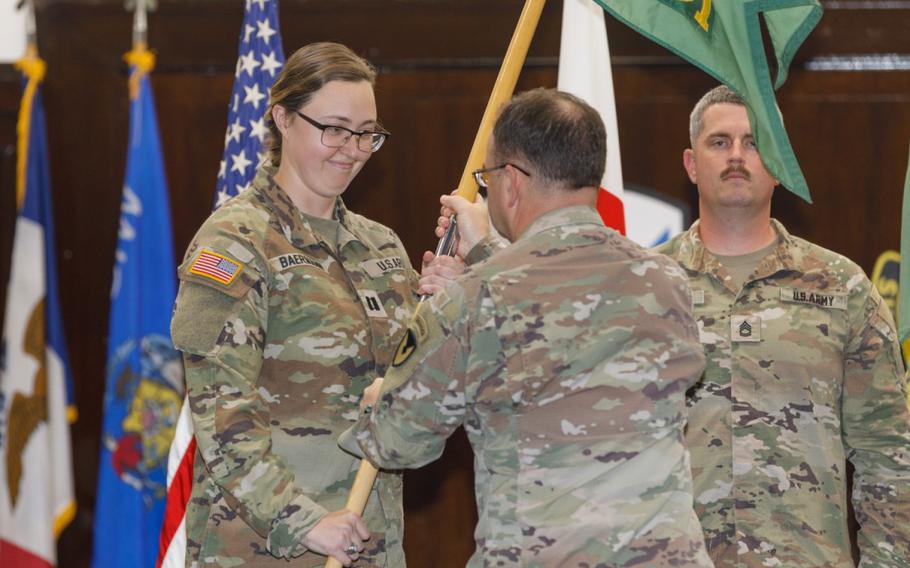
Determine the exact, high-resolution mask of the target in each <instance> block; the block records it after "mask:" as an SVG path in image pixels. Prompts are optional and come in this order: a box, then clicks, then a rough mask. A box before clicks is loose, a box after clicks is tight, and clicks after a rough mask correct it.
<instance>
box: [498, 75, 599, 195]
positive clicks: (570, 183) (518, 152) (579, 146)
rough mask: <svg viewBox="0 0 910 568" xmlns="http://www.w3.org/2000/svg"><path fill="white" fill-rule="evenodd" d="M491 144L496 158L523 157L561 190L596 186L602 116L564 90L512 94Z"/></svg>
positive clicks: (540, 90)
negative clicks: (513, 95)
mask: <svg viewBox="0 0 910 568" xmlns="http://www.w3.org/2000/svg"><path fill="white" fill-rule="evenodd" d="M493 145H494V149H495V151H496V158H497V159H500V160H499V161H507V160H511V159H516V158H519V159H525V160H527V161H528V162H529V163H528V165H529V166H530V167H531V168H532V169H533V170H535V171H536V173H537V174H539V175H540V176H541V177H543V178H544V179H546V180H548V181H550V182H553V183H555V184H558V185H560V186H562V189H581V188H583V187H591V186H594V187H598V186H599V185H600V180H601V178H602V177H603V175H604V167H605V162H606V159H607V133H606V130H605V129H604V123H603V120H601V118H600V114H598V112H597V111H596V110H594V109H593V108H591V106H590V105H589V104H587V103H586V102H584V101H583V100H581V99H579V98H578V97H575V96H573V95H571V94H569V93H566V92H564V91H557V90H556V89H543V88H538V89H533V90H530V91H526V92H524V93H521V94H520V95H516V96H515V97H514V98H513V99H512V100H511V101H509V102H508V104H506V105H505V106H504V107H503V108H502V111H500V113H499V118H497V119H496V125H495V126H494V127H493ZM487 165H488V166H494V165H496V164H487Z"/></svg>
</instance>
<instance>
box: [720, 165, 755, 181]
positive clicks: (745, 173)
mask: <svg viewBox="0 0 910 568" xmlns="http://www.w3.org/2000/svg"><path fill="white" fill-rule="evenodd" d="M733 174H739V175H741V176H743V177H744V178H746V181H751V180H752V174H750V173H749V170H747V169H746V168H743V167H740V166H730V167H729V168H727V169H725V170H724V171H722V172H720V179H727V178H728V177H730V176H731V175H733Z"/></svg>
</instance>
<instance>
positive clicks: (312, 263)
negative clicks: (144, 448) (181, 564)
mask: <svg viewBox="0 0 910 568" xmlns="http://www.w3.org/2000/svg"><path fill="white" fill-rule="evenodd" d="M272 173H273V172H272V171H266V170H261V171H260V172H259V173H258V175H257V177H256V179H255V181H254V183H253V186H252V187H251V188H250V189H249V190H247V191H245V192H243V193H241V194H240V195H239V196H238V197H236V198H234V199H233V200H231V201H230V202H228V203H227V204H226V205H224V206H223V207H221V208H220V209H218V210H217V211H216V212H215V213H214V214H212V216H211V217H209V219H208V221H206V223H205V224H204V225H203V226H202V228H201V229H200V230H199V232H198V233H197V235H196V237H195V239H194V241H193V243H192V244H191V245H190V247H189V250H188V251H187V254H186V257H185V260H184V262H183V264H182V265H181V267H180V269H179V276H180V280H181V285H180V292H179V294H178V297H177V305H176V308H175V312H174V319H173V322H172V333H173V339H174V344H175V345H176V346H177V348H178V349H180V350H181V351H183V353H184V363H185V365H186V380H187V388H188V391H189V400H190V405H191V408H192V412H193V423H194V426H195V432H196V441H197V443H198V453H197V459H196V464H195V471H194V483H193V492H192V499H191V502H190V504H189V507H188V512H187V532H188V541H189V542H188V547H187V548H188V551H187V565H188V566H193V567H197V566H198V567H202V566H218V567H235V566H244V567H253V566H257V567H259V566H262V567H266V566H285V565H287V561H286V560H285V559H287V558H292V557H299V556H300V555H303V556H302V557H299V558H296V559H295V560H294V564H293V565H294V566H295V567H298V568H299V567H310V566H322V565H323V564H324V563H325V561H326V558H325V557H324V556H320V555H317V554H315V553H312V552H308V551H307V549H306V548H305V547H304V545H303V544H302V543H301V540H302V539H303V537H304V536H305V535H306V533H307V532H308V531H309V530H310V529H312V528H313V527H314V526H315V525H316V524H317V523H318V522H319V521H320V520H321V519H322V517H323V516H324V515H325V514H326V513H327V512H328V511H332V510H337V509H341V508H343V507H344V505H345V501H346V498H347V494H348V490H349V488H350V487H351V483H352V481H353V479H354V475H355V473H356V469H357V467H358V465H359V461H358V460H356V459H355V458H353V457H351V456H349V455H348V454H346V453H344V452H342V451H341V450H340V449H339V448H338V447H337V443H336V438H337V436H338V433H339V432H341V431H342V430H343V429H344V428H346V427H348V426H350V424H351V423H352V422H354V421H355V420H356V419H357V416H358V410H357V404H358V402H359V400H360V397H361V395H362V393H363V389H364V388H366V386H368V385H369V384H370V383H371V382H372V381H373V379H374V378H375V377H376V376H379V375H382V374H384V373H385V370H386V367H387V366H388V364H389V362H390V360H391V358H392V356H393V354H394V351H395V346H396V345H397V344H398V342H399V340H400V339H401V336H402V334H403V332H404V330H405V328H406V326H407V322H408V321H409V320H410V316H411V312H412V310H413V306H414V304H413V302H414V297H413V292H412V290H413V289H414V287H415V285H416V275H415V274H414V271H413V270H412V269H411V266H410V263H409V261H408V257H407V254H406V253H405V251H404V247H403V246H402V245H401V242H400V241H399V240H398V238H397V236H396V235H395V234H394V233H393V232H392V231H391V230H390V229H388V228H386V227H384V226H382V225H379V224H378V223H374V222H372V221H370V220H368V219H365V218H363V217H361V216H359V215H356V214H354V213H351V212H349V211H347V209H346V208H345V207H344V204H343V203H342V202H341V199H339V200H338V201H337V204H336V207H335V213H334V215H335V218H336V219H339V220H340V221H341V229H340V231H339V237H338V239H337V240H338V243H339V245H338V249H337V251H333V249H332V247H331V246H329V245H327V244H326V242H325V241H324V240H321V239H320V238H319V236H318V235H317V234H316V233H314V231H313V230H312V227H311V225H310V223H309V222H308V221H307V220H306V218H305V217H304V216H302V215H301V213H300V212H299V210H298V209H297V208H296V207H295V206H294V205H293V204H292V202H291V201H290V199H289V198H288V196H287V194H285V193H284V191H283V190H281V189H280V188H279V187H278V186H277V185H276V184H275V182H274V181H273V180H272V178H271V174H272ZM219 269H220V272H219ZM363 518H364V521H365V522H366V524H367V526H368V527H369V528H370V530H371V531H372V538H371V539H370V540H369V541H368V542H367V543H365V544H366V550H365V552H364V553H363V554H362V556H361V558H362V560H361V561H359V562H358V563H357V566H361V567H363V566H382V567H391V568H398V567H399V566H403V565H404V553H403V550H402V546H401V539H402V507H401V479H400V476H399V475H392V474H385V473H383V474H380V479H379V481H378V483H377V484H376V486H375V488H374V492H373V495H371V497H370V501H369V503H368V504H367V508H366V511H365V513H364V516H363Z"/></svg>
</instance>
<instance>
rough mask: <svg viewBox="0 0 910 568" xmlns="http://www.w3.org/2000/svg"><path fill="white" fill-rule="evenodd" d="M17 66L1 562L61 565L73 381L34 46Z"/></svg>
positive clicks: (1, 423)
mask: <svg viewBox="0 0 910 568" xmlns="http://www.w3.org/2000/svg"><path fill="white" fill-rule="evenodd" d="M16 66H17V67H18V68H19V69H20V70H21V71H22V72H23V75H24V78H25V91H24V93H23V96H22V104H21V107H20V109H19V123H18V135H19V140H18V147H17V154H18V155H17V164H16V188H17V204H18V205H19V207H20V209H19V214H18V216H17V218H16V233H15V238H14V241H13V257H12V264H11V266H10V280H9V288H8V289H7V296H6V311H5V312H4V325H3V339H2V344H0V566H4V567H5V566H10V567H19V568H31V567H43V566H56V565H57V538H58V537H59V535H60V532H61V531H62V530H63V529H64V528H65V527H66V526H67V525H68V524H69V522H70V521H71V520H72V519H73V517H74V515H75V512H76V502H75V495H74V491H73V467H72V451H71V447H70V431H69V425H70V422H72V421H74V420H75V419H76V409H75V406H74V405H73V383H72V376H71V374H70V366H69V359H68V357H67V350H66V342H65V339H64V334H63V318H62V315H61V311H60V304H59V302H58V296H57V291H58V287H57V271H56V266H57V263H56V260H55V256H54V216H53V212H52V209H53V207H52V199H51V187H50V185H51V184H50V172H49V167H48V154H47V136H46V133H45V120H44V107H43V105H42V102H41V88H40V84H41V82H42V80H43V79H44V72H45V64H44V61H43V60H42V59H41V58H40V57H38V52H37V49H36V48H35V46H34V45H31V44H30V45H29V47H28V51H27V53H26V56H25V57H24V58H23V59H21V60H20V61H18V62H17V64H16Z"/></svg>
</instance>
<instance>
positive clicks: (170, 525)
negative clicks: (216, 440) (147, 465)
mask: <svg viewBox="0 0 910 568" xmlns="http://www.w3.org/2000/svg"><path fill="white" fill-rule="evenodd" d="M195 456H196V438H195V437H193V438H191V439H190V443H189V445H188V446H187V447H186V451H185V452H184V453H183V458H182V459H181V460H180V467H179V468H178V469H177V472H176V473H175V474H174V478H173V479H172V480H171V486H170V487H169V488H168V490H167V504H166V505H165V508H164V524H163V525H162V527H161V538H160V539H159V541H158V560H157V561H156V562H155V568H161V563H162V562H164V557H165V556H166V555H167V549H168V548H169V547H170V546H171V541H172V540H173V539H174V534H175V533H176V532H177V529H178V528H179V527H180V523H181V522H182V521H183V517H184V516H185V515H186V505H187V503H189V501H190V494H191V493H192V491H193V459H194V458H195Z"/></svg>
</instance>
